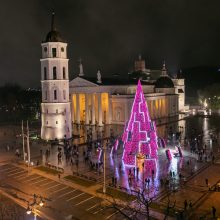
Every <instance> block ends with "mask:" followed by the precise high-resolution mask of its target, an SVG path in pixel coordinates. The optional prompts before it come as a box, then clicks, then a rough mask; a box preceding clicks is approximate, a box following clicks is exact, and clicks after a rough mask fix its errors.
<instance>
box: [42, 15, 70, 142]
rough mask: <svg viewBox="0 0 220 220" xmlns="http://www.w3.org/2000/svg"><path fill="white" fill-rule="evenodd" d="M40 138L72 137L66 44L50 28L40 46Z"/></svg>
mask: <svg viewBox="0 0 220 220" xmlns="http://www.w3.org/2000/svg"><path fill="white" fill-rule="evenodd" d="M41 48H42V58H41V60H40V62H41V89H42V103H41V138H42V139H44V140H55V139H63V138H70V137H72V124H71V122H72V120H71V111H70V102H69V70H68V61H69V60H68V59H67V43H65V42H64V41H63V40H62V38H61V36H60V33H59V32H58V31H56V29H55V27H54V14H53V17H52V25H51V31H50V32H49V33H48V34H47V36H46V40H45V41H44V42H43V43H42V44H41Z"/></svg>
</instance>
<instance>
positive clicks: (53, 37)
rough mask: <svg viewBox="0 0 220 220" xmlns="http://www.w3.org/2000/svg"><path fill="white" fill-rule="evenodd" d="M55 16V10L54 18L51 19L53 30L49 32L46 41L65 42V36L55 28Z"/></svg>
mask: <svg viewBox="0 0 220 220" xmlns="http://www.w3.org/2000/svg"><path fill="white" fill-rule="evenodd" d="M54 16H55V13H54V12H53V13H52V19H51V30H50V31H49V32H48V34H47V36H46V39H45V41H44V42H64V40H63V38H62V37H61V34H60V32H59V31H57V30H56V28H55V25H54Z"/></svg>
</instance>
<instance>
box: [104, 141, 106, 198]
mask: <svg viewBox="0 0 220 220" xmlns="http://www.w3.org/2000/svg"><path fill="white" fill-rule="evenodd" d="M103 151H104V157H103V166H104V170H103V175H104V177H103V178H104V181H103V193H104V194H105V193H106V183H105V156H106V155H105V154H106V145H104V146H103Z"/></svg>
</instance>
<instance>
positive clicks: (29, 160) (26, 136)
mask: <svg viewBox="0 0 220 220" xmlns="http://www.w3.org/2000/svg"><path fill="white" fill-rule="evenodd" d="M21 126H22V140H23V154H24V161H26V157H25V147H24V138H26V139H27V156H28V168H29V166H30V162H31V159H30V157H31V155H30V142H29V126H28V121H27V134H24V125H23V120H22V124H21Z"/></svg>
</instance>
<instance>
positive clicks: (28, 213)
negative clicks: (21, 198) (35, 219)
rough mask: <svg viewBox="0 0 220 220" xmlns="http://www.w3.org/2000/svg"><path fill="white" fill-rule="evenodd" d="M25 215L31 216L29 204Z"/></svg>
mask: <svg viewBox="0 0 220 220" xmlns="http://www.w3.org/2000/svg"><path fill="white" fill-rule="evenodd" d="M26 213H27V215H30V214H31V208H30V206H29V204H28V207H27V211H26Z"/></svg>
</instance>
